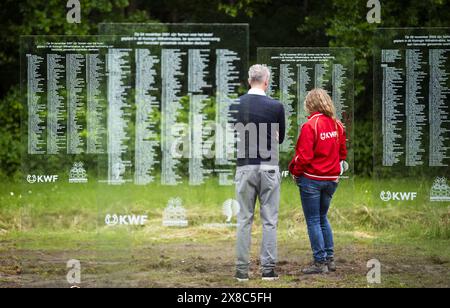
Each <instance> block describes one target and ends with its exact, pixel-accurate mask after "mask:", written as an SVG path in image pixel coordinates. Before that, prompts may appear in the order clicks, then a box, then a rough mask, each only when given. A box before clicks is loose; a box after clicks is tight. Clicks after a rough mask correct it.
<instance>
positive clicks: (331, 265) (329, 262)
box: [327, 257, 337, 272]
mask: <svg viewBox="0 0 450 308" xmlns="http://www.w3.org/2000/svg"><path fill="white" fill-rule="evenodd" d="M327 265H328V270H329V271H330V272H335V271H336V269H337V267H336V262H335V261H334V258H333V257H331V258H327Z"/></svg>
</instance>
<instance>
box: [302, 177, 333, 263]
mask: <svg viewBox="0 0 450 308" xmlns="http://www.w3.org/2000/svg"><path fill="white" fill-rule="evenodd" d="M297 185H298V186H299V188H300V196H301V199H302V206H303V212H304V214H305V219H306V224H307V226H308V234H309V240H310V242H311V248H312V251H313V255H314V260H315V261H316V262H325V261H326V259H327V258H332V257H334V242H333V231H332V229H331V226H330V223H329V221H328V218H327V214H328V210H329V208H330V205H331V199H332V198H333V195H334V193H335V192H336V189H337V186H338V184H337V183H336V182H330V181H314V180H310V179H308V178H305V177H301V178H299V179H297Z"/></svg>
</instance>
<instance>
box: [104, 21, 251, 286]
mask: <svg viewBox="0 0 450 308" xmlns="http://www.w3.org/2000/svg"><path fill="white" fill-rule="evenodd" d="M100 34H102V35H114V36H115V37H117V39H118V41H120V42H121V43H126V44H128V46H129V49H128V50H126V51H120V52H119V51H118V52H117V53H116V54H115V55H114V58H110V60H109V61H108V63H109V66H110V67H111V71H114V72H116V73H115V75H114V76H115V77H114V79H112V80H111V79H110V88H109V89H110V91H113V92H110V93H109V94H108V95H109V106H110V108H111V109H110V112H109V115H108V122H109V124H108V126H107V127H108V138H109V143H108V145H109V148H108V156H103V157H102V158H103V159H104V160H102V161H100V162H99V165H100V169H99V172H100V176H101V178H102V182H101V183H99V196H98V203H99V206H100V208H102V209H104V210H105V211H102V212H101V215H102V216H103V217H108V219H107V220H111V222H112V223H113V224H114V225H115V226H111V228H113V229H117V230H120V229H121V228H122V229H128V234H129V235H130V236H131V240H130V245H131V246H132V251H131V253H132V256H133V258H132V259H133V260H134V261H137V260H139V262H136V263H139V264H146V266H145V267H144V268H140V269H139V271H140V274H139V275H146V274H147V272H150V271H151V275H152V277H151V279H149V280H148V281H146V282H145V285H144V286H161V285H164V284H165V283H169V282H170V281H173V280H175V281H183V280H184V279H185V278H183V277H180V276H179V275H178V274H177V273H173V272H171V271H167V266H170V259H171V257H170V256H171V255H173V254H179V253H180V252H176V251H174V250H173V249H175V248H173V249H172V248H171V247H173V245H171V244H172V243H173V242H174V241H175V242H180V241H181V242H182V243H185V245H189V243H190V242H196V241H198V240H201V238H202V235H203V234H205V232H206V233H208V234H209V233H210V232H211V229H212V230H216V231H213V232H218V234H223V235H221V236H219V235H217V236H216V237H217V238H227V237H229V236H231V234H234V227H235V224H234V221H235V217H236V204H235V201H234V198H235V197H234V171H235V146H234V142H235V138H234V131H232V130H230V127H229V125H228V124H229V121H230V119H231V117H232V115H231V112H230V106H231V105H232V104H233V103H234V102H235V100H236V98H237V97H238V96H239V95H240V94H243V93H245V92H246V91H247V84H246V79H247V76H246V75H247V74H246V72H247V70H248V36H249V32H248V25H233V24H231V25H229V24H226V25H221V24H202V25H196V24H101V25H100ZM128 69H131V71H132V72H134V75H133V76H131V78H127V77H126V76H124V75H123V74H124V73H126V72H125V71H126V70H128ZM123 78H125V79H123ZM121 80H127V81H126V83H123V82H121ZM112 204H115V205H117V207H113V209H111V210H110V209H108V205H112ZM121 205H122V206H124V207H125V210H121V208H120V206H121ZM106 209H107V210H106ZM225 213H226V215H225ZM224 217H225V218H224ZM121 218H122V220H121ZM227 219H228V220H227ZM216 237H214V236H213V238H216ZM209 240H210V239H209ZM195 249H197V248H195V247H194V248H192V249H189V248H188V246H186V250H183V251H182V252H181V253H182V254H183V255H186V257H187V258H188V256H192V258H195V255H196V254H198V253H199V252H198V251H196V250H195ZM186 266H188V264H186ZM191 266H194V265H191ZM150 269H151V270H150ZM148 275H150V274H148ZM200 275H204V278H205V279H207V276H208V275H207V273H203V274H200ZM186 281H188V280H187V279H186ZM121 283H122V285H123V284H124V283H125V284H126V281H125V280H124V279H122V281H121Z"/></svg>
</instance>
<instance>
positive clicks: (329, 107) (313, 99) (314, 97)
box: [304, 89, 336, 120]
mask: <svg viewBox="0 0 450 308" xmlns="http://www.w3.org/2000/svg"><path fill="white" fill-rule="evenodd" d="M304 104H305V111H306V112H308V113H309V114H312V113H314V112H320V113H322V114H324V115H326V116H328V117H330V118H332V119H333V120H336V107H335V106H334V103H333V100H332V99H331V97H330V95H328V93H327V91H325V90H324V89H314V90H311V91H310V92H309V93H308V95H307V96H306V99H305V103H304Z"/></svg>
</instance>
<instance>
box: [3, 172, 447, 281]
mask: <svg viewBox="0 0 450 308" xmlns="http://www.w3.org/2000/svg"><path fill="white" fill-rule="evenodd" d="M412 184H414V183H413V182H412ZM426 186H427V185H425V186H424V187H426ZM353 187H355V188H353ZM373 196H374V194H373V189H372V181H370V180H367V179H356V180H355V183H354V185H350V183H342V185H341V186H340V188H339V190H338V192H337V195H336V197H335V200H334V203H333V207H332V210H331V213H330V218H331V222H332V225H333V228H334V231H335V241H336V256H337V263H338V267H339V270H338V271H337V272H336V273H333V274H328V275H322V276H313V277H306V276H304V275H301V274H300V269H301V268H302V267H303V266H305V265H306V264H308V263H309V262H310V259H311V252H310V248H309V241H308V237H307V233H306V226H305V221H304V217H303V214H302V212H301V206H300V200H299V193H298V190H297V188H296V187H295V185H294V183H292V182H291V181H290V180H288V179H285V180H284V182H283V193H282V202H281V208H280V224H279V269H278V270H279V272H280V274H281V275H282V278H281V280H280V281H279V282H276V283H264V282H262V281H261V280H260V279H259V268H258V262H259V261H258V254H259V253H258V252H259V244H260V242H261V224H260V219H259V217H257V218H256V221H255V226H254V229H253V239H254V240H253V246H252V261H253V262H252V276H253V278H254V279H252V280H251V281H250V282H249V283H248V284H246V285H244V286H248V287H269V286H270V287H450V228H449V224H450V208H449V207H448V204H442V203H429V202H428V201H427V200H426V199H425V198H424V199H423V200H419V202H416V203H413V204H409V205H407V206H404V205H403V206H399V205H396V204H390V203H381V202H378V201H375V200H377V199H376V198H374V197H373ZM174 197H179V198H181V199H182V201H183V206H184V207H185V208H186V210H187V211H188V219H189V227H188V228H184V229H172V228H165V227H163V226H162V213H163V211H164V209H165V207H166V206H167V203H168V201H169V199H171V198H174ZM233 197H234V192H233V187H219V186H218V185H217V184H215V182H214V183H213V182H211V183H208V184H207V185H204V186H201V187H189V186H187V185H182V186H179V187H161V186H158V185H154V186H148V187H136V186H133V185H125V186H122V187H105V186H103V185H101V184H91V185H87V186H77V185H68V184H67V185H65V184H57V185H56V184H52V185H48V186H32V185H30V186H20V185H17V184H13V183H3V184H2V185H1V187H0V241H1V246H0V287H21V286H25V287H68V286H69V285H68V283H67V281H66V274H67V271H68V270H67V269H66V263H67V261H68V260H71V259H77V260H80V261H81V266H82V283H81V286H82V287H113V286H118V287H242V285H241V284H237V283H236V282H235V281H234V280H233V279H232V276H233V274H234V272H233V271H234V244H235V230H234V229H232V228H211V227H208V226H207V224H217V223H219V224H220V223H224V222H225V218H224V216H223V215H222V209H221V208H222V204H223V202H224V201H225V200H227V199H230V198H233ZM107 214H118V215H128V214H135V215H147V216H148V222H147V223H146V224H145V225H144V226H115V227H111V226H106V224H105V222H104V219H105V216H106V215H107ZM371 259H378V260H379V261H380V262H381V264H382V283H381V284H380V285H368V283H367V279H366V273H367V271H368V269H367V267H366V265H367V262H368V261H369V260H371Z"/></svg>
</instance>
